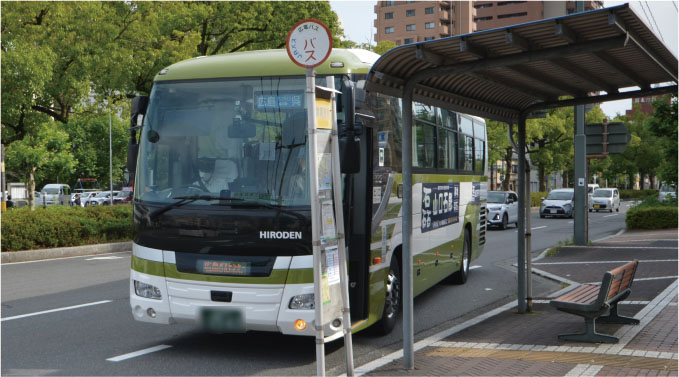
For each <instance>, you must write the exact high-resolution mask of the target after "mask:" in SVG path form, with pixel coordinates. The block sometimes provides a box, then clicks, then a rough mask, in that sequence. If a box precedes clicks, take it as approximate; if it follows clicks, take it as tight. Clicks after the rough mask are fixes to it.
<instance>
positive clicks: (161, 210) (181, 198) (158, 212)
mask: <svg viewBox="0 0 679 377" xmlns="http://www.w3.org/2000/svg"><path fill="white" fill-rule="evenodd" d="M172 199H176V200H179V201H178V202H174V203H170V204H168V205H166V206H164V207H161V208H158V209H157V210H155V211H153V212H151V213H150V214H149V218H150V219H151V220H154V219H156V218H157V217H158V216H160V215H162V214H163V213H165V212H167V211H169V210H171V209H173V208H178V207H181V206H183V205H184V204H189V203H193V202H195V201H196V200H243V199H240V198H229V197H220V196H210V195H190V196H175V197H173V198H172Z"/></svg>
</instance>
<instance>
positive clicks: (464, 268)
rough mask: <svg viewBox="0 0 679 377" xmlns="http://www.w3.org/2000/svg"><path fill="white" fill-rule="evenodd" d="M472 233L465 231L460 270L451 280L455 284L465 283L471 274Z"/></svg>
mask: <svg viewBox="0 0 679 377" xmlns="http://www.w3.org/2000/svg"><path fill="white" fill-rule="evenodd" d="M471 243H472V240H471V235H470V234H469V231H468V230H465V231H464V243H463V244H462V260H461V261H460V270H459V271H455V272H454V273H453V276H451V278H452V279H451V280H452V282H453V283H454V284H464V283H466V282H467V277H468V276H469V263H470V262H471V250H472V244H471Z"/></svg>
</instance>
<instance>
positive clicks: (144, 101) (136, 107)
mask: <svg viewBox="0 0 679 377" xmlns="http://www.w3.org/2000/svg"><path fill="white" fill-rule="evenodd" d="M148 106H149V97H148V96H136V97H134V98H133V99H132V106H131V109H130V141H129V143H128V144H127V164H126V167H127V171H128V172H129V180H128V183H129V182H134V178H135V175H136V172H137V154H138V153H139V142H138V141H137V130H138V129H139V128H141V126H140V125H139V124H138V120H139V116H140V115H141V116H143V115H145V114H146V108H147V107H148Z"/></svg>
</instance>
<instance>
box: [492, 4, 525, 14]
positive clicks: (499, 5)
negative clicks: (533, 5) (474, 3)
mask: <svg viewBox="0 0 679 377" xmlns="http://www.w3.org/2000/svg"><path fill="white" fill-rule="evenodd" d="M523 3H525V1H498V2H497V6H498V7H501V6H505V5H512V4H523ZM498 18H499V17H498Z"/></svg>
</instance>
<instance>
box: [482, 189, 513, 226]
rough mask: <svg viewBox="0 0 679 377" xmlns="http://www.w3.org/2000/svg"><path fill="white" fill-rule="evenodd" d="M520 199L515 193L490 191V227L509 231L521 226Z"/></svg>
mask: <svg viewBox="0 0 679 377" xmlns="http://www.w3.org/2000/svg"><path fill="white" fill-rule="evenodd" d="M518 201H519V197H518V196H517V195H516V193H515V192H513V191H488V216H486V218H487V219H488V225H491V226H498V227H500V228H501V229H507V225H508V224H510V223H511V224H516V226H518V224H519V203H518Z"/></svg>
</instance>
